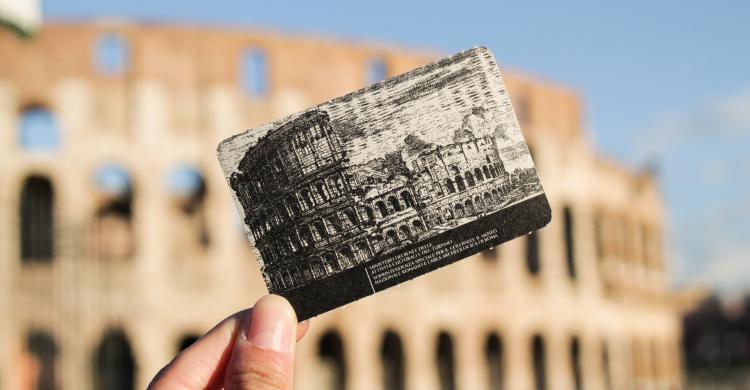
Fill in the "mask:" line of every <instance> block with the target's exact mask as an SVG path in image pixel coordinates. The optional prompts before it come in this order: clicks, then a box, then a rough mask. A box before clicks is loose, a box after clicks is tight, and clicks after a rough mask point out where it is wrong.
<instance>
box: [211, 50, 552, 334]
mask: <svg viewBox="0 0 750 390" xmlns="http://www.w3.org/2000/svg"><path fill="white" fill-rule="evenodd" d="M218 157H219V161H220V163H221V166H222V168H223V170H224V173H225V175H226V179H227V182H228V184H229V186H230V188H231V192H232V194H233V196H234V200H235V204H236V206H237V209H238V211H239V213H240V215H241V217H242V220H243V222H244V226H245V230H246V232H247V236H248V238H249V240H250V243H251V244H252V247H253V251H254V252H255V257H256V258H257V260H258V263H259V265H260V269H261V271H262V274H263V278H264V279H265V282H266V285H267V286H268V290H269V291H270V292H271V293H274V294H279V295H282V296H284V297H286V298H287V299H288V300H289V301H290V302H291V303H292V306H294V308H295V310H296V311H297V316H298V318H299V319H300V320H304V319H307V318H309V317H312V316H316V315H318V314H320V313H323V312H326V311H328V310H331V309H334V308H336V307H339V306H341V305H344V304H347V303H350V302H352V301H355V300H357V299H359V298H362V297H365V296H368V295H370V294H374V293H376V292H378V291H382V290H385V289H387V288H389V287H391V286H394V285H396V284H399V283H402V282H405V281H407V280H410V279H413V278H415V277H417V276H420V275H423V274H426V273H428V272H430V271H432V270H435V269H438V268H440V267H443V266H446V265H448V264H451V263H453V262H455V261H458V260H460V259H463V258H465V257H467V256H470V255H472V254H475V253H477V252H479V251H482V250H485V249H488V248H490V247H493V246H496V245H499V244H501V243H503V242H505V241H508V240H511V239H513V238H516V237H518V236H521V235H524V234H527V233H529V232H531V231H533V230H535V229H539V228H541V227H543V226H544V225H546V224H547V223H549V221H550V218H551V211H550V207H549V203H548V201H547V198H546V196H545V194H544V190H543V189H542V185H541V183H540V182H539V178H538V177H537V173H536V170H535V168H534V163H533V161H532V159H531V155H530V154H529V150H528V148H527V145H526V143H525V142H524V138H523V135H522V133H521V128H520V126H519V124H518V120H517V119H516V116H515V115H514V113H513V108H512V107H511V102H510V99H509V97H508V93H507V91H506V88H505V86H504V84H503V81H502V78H501V77H500V71H499V69H498V67H497V64H496V62H495V59H494V57H493V56H492V54H491V53H490V51H489V50H488V49H486V48H483V47H478V48H474V49H470V50H467V51H464V52H461V53H458V54H456V55H454V56H452V57H448V58H444V59H442V60H439V61H437V62H434V63H431V64H429V65H426V66H423V67H421V68H418V69H414V70H412V71H409V72H407V73H404V74H402V75H399V76H396V77H393V78H390V79H387V80H385V81H382V82H379V83H377V84H374V85H372V86H369V87H367V88H364V89H361V90H359V91H356V92H352V93H350V94H348V95H345V96H342V97H339V98H336V99H333V100H331V101H328V102H326V103H322V104H320V105H318V106H316V107H313V108H310V109H308V110H305V111H303V112H300V113H297V114H294V115H291V116H289V117H286V118H283V119H280V120H278V121H275V122H273V123H268V124H265V125H262V126H260V127H258V128H256V129H252V130H248V131H246V132H244V133H241V134H238V135H235V136H233V137H231V138H228V139H226V140H224V141H223V142H221V144H220V145H219V148H218Z"/></svg>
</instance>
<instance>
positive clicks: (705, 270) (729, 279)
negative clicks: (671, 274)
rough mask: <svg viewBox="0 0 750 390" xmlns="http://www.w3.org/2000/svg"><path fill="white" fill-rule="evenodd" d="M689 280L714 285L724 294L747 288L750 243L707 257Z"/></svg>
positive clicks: (748, 283)
mask: <svg viewBox="0 0 750 390" xmlns="http://www.w3.org/2000/svg"><path fill="white" fill-rule="evenodd" d="M695 271H697V272H695ZM691 273H692V272H691ZM687 282H689V283H697V284H702V285H709V286H713V287H715V288H717V289H718V290H719V291H720V292H721V293H723V294H733V293H738V292H742V291H744V290H746V289H747V288H748V286H750V245H747V246H738V247H732V248H726V249H724V250H721V251H720V252H719V253H717V254H716V256H715V257H713V258H707V259H705V261H704V262H703V263H702V264H701V265H700V267H699V269H697V270H694V276H693V277H692V278H691V279H688V280H687Z"/></svg>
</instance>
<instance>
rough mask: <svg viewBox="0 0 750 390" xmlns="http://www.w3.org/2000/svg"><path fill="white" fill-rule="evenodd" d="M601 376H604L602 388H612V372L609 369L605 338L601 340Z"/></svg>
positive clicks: (607, 347)
mask: <svg viewBox="0 0 750 390" xmlns="http://www.w3.org/2000/svg"><path fill="white" fill-rule="evenodd" d="M602 377H603V378H604V388H605V389H611V388H612V372H611V370H610V361H609V346H608V345H607V341H606V340H602Z"/></svg>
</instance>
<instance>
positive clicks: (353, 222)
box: [344, 209, 359, 227]
mask: <svg viewBox="0 0 750 390" xmlns="http://www.w3.org/2000/svg"><path fill="white" fill-rule="evenodd" d="M344 216H345V217H346V222H347V224H348V225H349V227H354V226H357V225H359V223H358V222H357V215H356V214H354V210H352V209H346V210H344Z"/></svg>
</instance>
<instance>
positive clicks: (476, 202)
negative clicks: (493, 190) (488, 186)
mask: <svg viewBox="0 0 750 390" xmlns="http://www.w3.org/2000/svg"><path fill="white" fill-rule="evenodd" d="M474 205H475V206H476V208H477V211H480V210H482V209H483V208H484V203H482V197H481V196H479V195H477V196H475V197H474Z"/></svg>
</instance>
